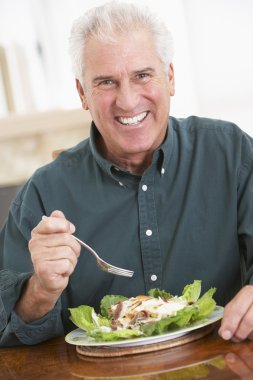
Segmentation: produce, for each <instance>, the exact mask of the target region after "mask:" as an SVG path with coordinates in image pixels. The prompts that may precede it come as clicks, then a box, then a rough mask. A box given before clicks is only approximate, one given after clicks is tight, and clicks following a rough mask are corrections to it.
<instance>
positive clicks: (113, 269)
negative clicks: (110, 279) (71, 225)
mask: <svg viewBox="0 0 253 380" xmlns="http://www.w3.org/2000/svg"><path fill="white" fill-rule="evenodd" d="M72 236H73V238H74V239H75V240H76V241H78V243H79V244H81V245H82V246H83V247H84V248H86V249H87V250H88V251H90V252H91V253H92V254H93V255H94V256H95V258H96V260H97V264H98V266H99V267H100V268H101V269H102V270H103V271H105V272H109V273H112V274H116V275H118V276H125V277H132V276H133V274H134V272H133V271H132V270H128V269H123V268H119V267H115V266H114V265H111V264H109V263H107V262H106V261H104V260H103V259H101V257H99V255H98V254H97V252H95V251H94V249H92V248H91V247H90V246H89V245H88V244H86V243H84V242H83V241H82V240H80V239H78V238H77V237H76V236H74V235H72Z"/></svg>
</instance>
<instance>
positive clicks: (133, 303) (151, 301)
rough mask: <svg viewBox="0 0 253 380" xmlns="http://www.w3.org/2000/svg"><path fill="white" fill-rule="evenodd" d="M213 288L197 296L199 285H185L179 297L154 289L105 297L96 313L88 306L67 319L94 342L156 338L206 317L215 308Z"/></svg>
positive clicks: (199, 282) (198, 281)
mask: <svg viewBox="0 0 253 380" xmlns="http://www.w3.org/2000/svg"><path fill="white" fill-rule="evenodd" d="M215 291H216V289H215V288H210V289H209V290H208V291H207V292H206V293H204V294H203V295H202V296H200V295H201V281H200V280H195V281H194V282H193V283H192V284H189V285H186V286H185V287H184V289H183V292H182V295H181V296H173V295H171V294H170V293H168V292H166V291H164V290H160V289H158V288H155V289H151V290H150V291H149V292H148V294H147V295H138V296H136V297H131V298H127V297H124V296H121V295H106V296H104V297H103V298H102V300H101V303H100V313H96V312H95V310H94V308H93V307H91V306H86V305H81V306H79V307H76V308H70V309H69V311H70V319H71V321H72V322H73V323H74V324H75V325H76V326H77V327H79V328H81V329H83V330H85V331H86V333H87V335H88V336H90V337H92V338H94V339H95V340H96V341H116V340H121V339H129V338H134V337H140V336H142V337H144V336H151V335H159V334H163V333H166V332H169V331H171V330H175V329H177V328H181V327H185V326H187V325H189V324H191V323H193V322H195V321H198V320H200V319H205V318H207V317H209V316H210V315H211V314H212V313H213V311H214V309H215V307H216V302H215V300H214V299H213V295H214V293H215Z"/></svg>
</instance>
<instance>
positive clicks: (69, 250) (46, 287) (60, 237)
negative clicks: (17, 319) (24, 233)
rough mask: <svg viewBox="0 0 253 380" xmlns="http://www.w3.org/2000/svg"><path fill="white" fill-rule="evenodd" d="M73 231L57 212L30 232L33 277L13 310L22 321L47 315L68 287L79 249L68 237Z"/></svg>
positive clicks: (71, 238)
mask: <svg viewBox="0 0 253 380" xmlns="http://www.w3.org/2000/svg"><path fill="white" fill-rule="evenodd" d="M74 231H75V227H74V226H73V224H72V223H70V222H69V221H67V219H66V218H65V216H64V215H63V213H62V212H60V211H54V212H52V214H51V215H50V216H49V217H43V218H42V220H41V222H40V223H39V224H38V225H37V226H36V227H35V228H34V229H33V231H32V237H31V240H30V242H29V250H30V253H31V259H32V263H33V266H34V274H33V276H32V277H31V278H30V280H29V281H28V283H27V286H26V287H25V289H24V292H23V294H22V296H21V298H20V300H19V301H18V303H17V304H16V308H15V311H16V312H17V314H19V315H20V316H21V318H22V319H23V320H24V321H25V322H31V321H32V320H35V319H39V318H41V317H42V316H44V315H45V314H47V313H48V312H49V311H50V310H51V309H52V308H53V307H54V305H55V303H56V301H57V300H58V298H59V297H60V295H61V293H62V292H63V290H64V289H65V288H66V287H67V285H68V282H69V276H70V275H71V273H72V272H73V271H74V269H75V266H76V264H77V259H78V257H79V255H80V250H81V247H80V245H79V244H78V243H77V242H76V240H75V239H74V238H73V237H72V236H71V234H72V233H73V232H74Z"/></svg>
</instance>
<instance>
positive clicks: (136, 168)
mask: <svg viewBox="0 0 253 380" xmlns="http://www.w3.org/2000/svg"><path fill="white" fill-rule="evenodd" d="M97 143H98V144H97V148H98V150H99V152H100V154H102V156H103V157H104V158H105V159H107V160H108V161H111V162H113V163H114V164H116V165H118V166H119V167H121V168H123V169H126V170H128V171H129V172H130V173H132V174H135V175H142V174H143V173H144V171H145V170H146V169H147V168H148V167H149V165H150V164H151V162H152V156H153V152H151V153H149V152H148V153H147V152H145V153H138V154H135V155H131V157H129V156H130V155H129V156H121V155H114V154H113V153H112V152H110V151H109V150H108V149H107V147H106V145H105V144H104V141H103V139H102V138H101V137H100V138H99V140H98V142H97Z"/></svg>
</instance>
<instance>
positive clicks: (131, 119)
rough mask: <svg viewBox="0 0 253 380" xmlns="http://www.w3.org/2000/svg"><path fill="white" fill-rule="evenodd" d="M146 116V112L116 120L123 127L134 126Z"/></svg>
mask: <svg viewBox="0 0 253 380" xmlns="http://www.w3.org/2000/svg"><path fill="white" fill-rule="evenodd" d="M147 115H148V112H142V113H140V114H139V115H136V116H134V117H118V118H117V120H118V121H119V122H120V123H121V124H123V125H135V124H138V123H140V122H141V121H143V120H144V119H145V118H146V117H147Z"/></svg>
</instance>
